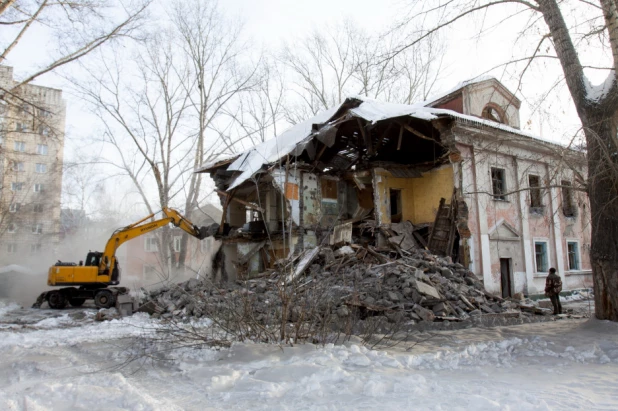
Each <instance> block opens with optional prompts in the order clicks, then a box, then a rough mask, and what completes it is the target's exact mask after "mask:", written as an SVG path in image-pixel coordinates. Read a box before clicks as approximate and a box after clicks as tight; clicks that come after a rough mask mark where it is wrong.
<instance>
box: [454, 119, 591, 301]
mask: <svg viewBox="0 0 618 411" xmlns="http://www.w3.org/2000/svg"><path fill="white" fill-rule="evenodd" d="M459 131H460V132H459V134H458V141H459V142H458V144H457V147H458V149H459V151H460V153H461V156H462V163H461V170H462V176H461V185H462V193H463V196H464V199H465V200H466V203H467V204H468V206H469V222H470V223H469V227H470V230H471V233H472V237H471V238H470V239H469V242H468V244H469V249H470V254H471V259H472V261H473V263H472V264H471V269H472V270H473V271H474V272H475V273H477V274H478V275H480V276H482V278H483V279H484V283H485V287H486V289H487V291H489V292H493V293H496V294H499V293H501V273H500V258H511V259H512V266H511V271H512V286H513V290H512V291H513V292H519V291H522V292H524V293H526V294H538V293H542V292H543V289H544V286H545V278H546V276H547V273H546V272H545V273H542V272H537V270H536V264H535V254H534V242H535V240H545V241H547V242H548V245H549V250H548V251H549V252H548V257H549V258H548V262H549V266H554V267H556V268H557V269H558V272H559V273H560V275H561V276H562V278H563V281H564V283H565V289H568V288H567V287H569V288H580V287H582V285H581V284H586V283H587V282H589V276H590V272H589V269H590V263H589V256H588V253H587V252H586V251H585V244H589V238H590V237H589V231H590V230H589V223H588V222H587V218H589V217H587V216H586V215H585V214H586V212H585V201H583V202H582V201H581V199H580V198H579V197H578V202H579V204H580V208H584V210H582V212H581V213H579V214H582V215H581V216H580V215H579V214H578V216H577V217H575V218H572V217H571V218H566V217H564V215H563V213H562V208H561V207H562V202H561V191H560V189H559V188H550V189H545V190H543V191H542V201H543V204H544V206H545V207H544V211H543V213H538V210H531V208H530V191H529V190H528V188H529V186H528V176H529V175H530V174H534V175H538V176H540V177H541V178H542V181H543V184H548V185H558V184H560V183H559V181H560V180H561V179H572V175H570V174H569V172H568V171H564V170H561V169H560V170H559V166H560V165H561V163H560V161H559V160H558V159H555V158H552V156H551V155H549V154H548V153H547V152H546V151H545V152H540V151H535V150H533V149H532V147H531V148H530V149H524V148H521V147H516V146H510V147H509V145H508V144H506V139H507V138H508V137H506V136H505V139H504V140H493V142H491V143H487V142H486V141H485V140H483V139H482V138H480V137H481V136H478V137H477V138H470V137H471V136H472V134H467V131H464V130H459ZM462 131H464V132H462ZM550 159H551V160H550ZM492 167H496V168H501V169H503V170H505V180H506V181H505V182H506V191H507V193H508V194H507V195H506V198H505V199H504V200H499V199H494V196H493V195H492V181H491V168H492ZM582 205H583V206H582ZM533 211H534V212H533ZM578 218H579V219H578ZM503 223H506V224H508V225H509V226H510V227H512V228H513V229H514V230H515V232H516V235H517V236H518V238H519V240H518V241H513V239H509V240H507V241H504V240H495V239H491V233H492V232H493V231H494V230H496V228H497V227H498V225H500V224H503ZM567 224H568V226H569V229H568V232H567V231H565V227H566V226H567ZM568 239H577V240H578V241H580V244H581V245H582V246H581V248H580V256H581V257H580V258H581V268H582V270H580V272H577V273H575V272H574V273H569V272H568V270H566V267H567V258H568V256H567V255H566V251H565V250H566V241H567V240H568ZM565 270H566V271H565ZM582 272H584V274H583V275H582ZM570 276H572V277H573V278H569V277H570ZM576 283H577V284H576Z"/></svg>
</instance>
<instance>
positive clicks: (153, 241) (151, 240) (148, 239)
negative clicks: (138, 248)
mask: <svg viewBox="0 0 618 411" xmlns="http://www.w3.org/2000/svg"><path fill="white" fill-rule="evenodd" d="M144 251H146V252H147V253H156V252H157V251H159V248H158V247H157V237H155V236H154V235H147V236H145V237H144Z"/></svg>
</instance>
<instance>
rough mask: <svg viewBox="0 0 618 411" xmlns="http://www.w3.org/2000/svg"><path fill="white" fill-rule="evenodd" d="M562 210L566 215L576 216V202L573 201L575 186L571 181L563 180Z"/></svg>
mask: <svg viewBox="0 0 618 411" xmlns="http://www.w3.org/2000/svg"><path fill="white" fill-rule="evenodd" d="M561 186H562V212H563V213H564V215H565V216H566V217H575V204H574V202H573V188H572V187H571V182H570V181H562V183H561Z"/></svg>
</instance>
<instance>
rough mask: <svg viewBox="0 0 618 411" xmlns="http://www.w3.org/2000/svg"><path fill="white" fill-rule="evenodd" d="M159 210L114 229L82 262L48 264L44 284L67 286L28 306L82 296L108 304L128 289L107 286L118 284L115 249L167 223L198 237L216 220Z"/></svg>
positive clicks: (77, 302)
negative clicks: (205, 223) (203, 221)
mask: <svg viewBox="0 0 618 411" xmlns="http://www.w3.org/2000/svg"><path fill="white" fill-rule="evenodd" d="M162 211H163V214H164V215H165V217H164V218H161V219H159V220H155V221H149V220H151V219H152V218H153V217H154V216H155V214H151V215H149V216H148V217H145V218H143V219H142V220H140V221H138V222H136V223H134V224H131V225H129V226H127V227H124V228H121V229H118V230H116V231H115V232H114V233H113V234H112V236H111V237H110V239H109V240H108V241H107V244H106V245H105V250H104V251H103V252H99V251H90V252H89V253H88V255H87V256H86V261H85V264H83V265H82V262H81V261H80V263H79V265H78V264H76V263H67V262H62V261H58V262H57V263H56V264H55V265H53V266H51V267H50V268H49V273H48V277H47V285H49V286H56V287H58V286H65V287H66V286H68V287H66V288H61V289H59V290H52V291H46V292H44V293H42V294H41V295H40V296H39V298H37V300H36V302H35V303H34V305H33V306H32V307H33V308H40V307H41V305H42V304H43V302H45V301H47V304H48V305H49V307H50V308H56V309H60V308H64V307H66V306H67V304H70V305H71V306H73V307H79V306H81V305H82V304H84V302H85V301H86V300H94V304H95V305H96V306H97V307H99V308H109V307H112V306H113V305H114V304H115V301H116V297H117V296H118V295H119V294H126V293H128V291H129V290H128V289H127V288H124V287H110V286H115V285H118V284H120V267H119V265H118V260H117V259H116V250H117V249H118V247H120V246H121V245H122V244H123V243H125V242H126V241H129V240H131V239H132V238H136V237H139V236H141V235H144V234H147V233H149V232H151V231H154V230H156V229H158V228H161V227H164V226H165V225H167V224H170V223H171V224H173V225H174V226H176V227H180V228H181V229H183V230H184V231H186V232H187V233H189V234H190V235H192V236H193V237H196V238H198V239H200V240H203V239H204V238H206V237H209V236H211V235H214V234H215V233H216V232H217V228H218V225H217V224H213V225H212V226H209V227H197V226H196V225H194V224H193V223H191V222H190V221H189V220H187V219H186V218H185V217H183V216H182V215H181V214H180V213H179V212H178V211H176V210H174V209H171V208H164V209H163V210H162ZM78 287H79V288H78Z"/></svg>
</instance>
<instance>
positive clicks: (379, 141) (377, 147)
mask: <svg viewBox="0 0 618 411" xmlns="http://www.w3.org/2000/svg"><path fill="white" fill-rule="evenodd" d="M391 128H393V123H388V127H386V130H384V133H382V135H381V136H380V138H379V139H378V144H376V149H375V151H376V153H377V152H378V150H379V149H380V147H382V143H384V140H385V139H386V136H388V132H389V131H391Z"/></svg>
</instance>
